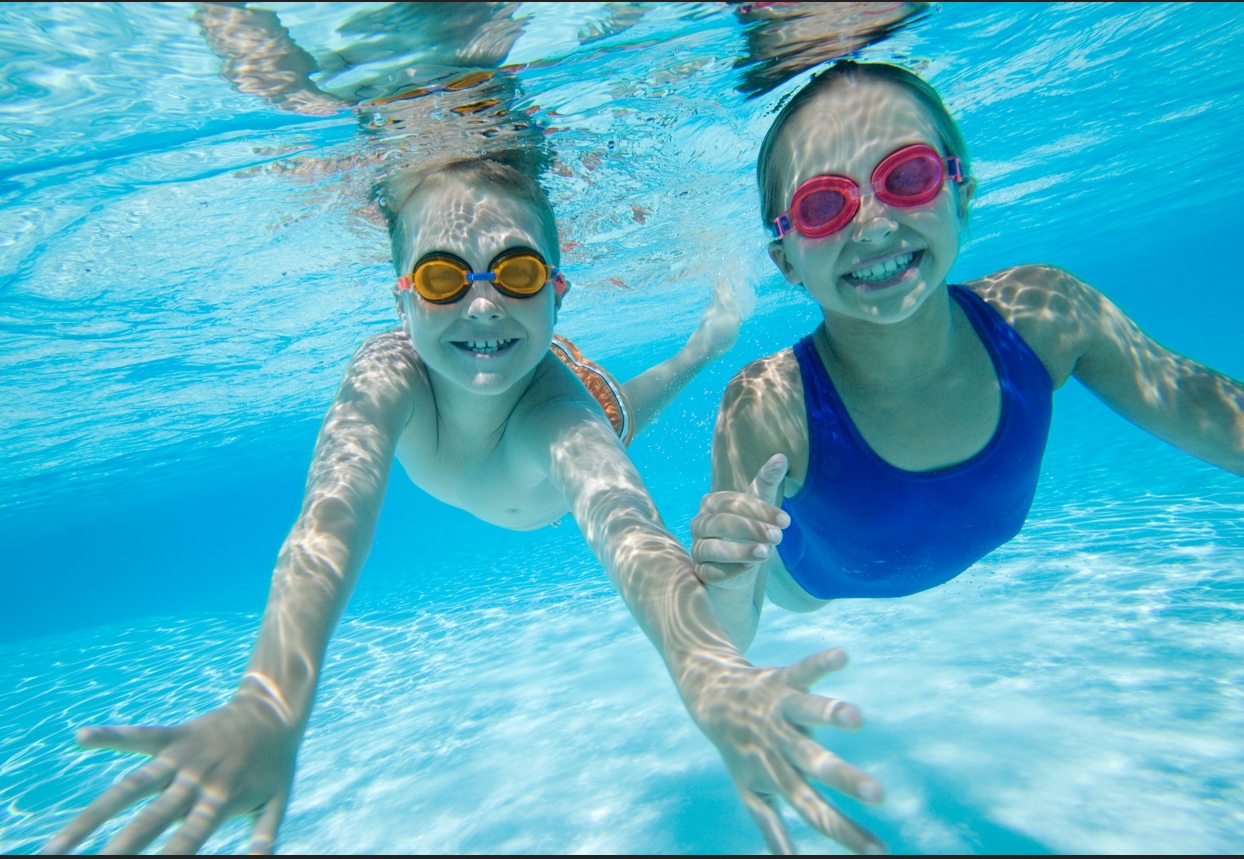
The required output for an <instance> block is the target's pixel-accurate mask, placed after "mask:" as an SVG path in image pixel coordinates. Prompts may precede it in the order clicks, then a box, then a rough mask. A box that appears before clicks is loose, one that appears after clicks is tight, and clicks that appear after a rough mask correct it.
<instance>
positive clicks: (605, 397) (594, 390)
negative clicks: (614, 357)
mask: <svg viewBox="0 0 1244 859" xmlns="http://www.w3.org/2000/svg"><path fill="white" fill-rule="evenodd" d="M549 348H550V349H552V350H553V354H554V355H556V356H557V357H558V359H559V360H560V361H561V362H562V363H563V364H565V365H566V366H567V367H569V368H570V371H571V372H572V373H574V374H575V375H576V376H578V377H579V381H581V382H583V386H584V387H585V388H587V391H588V393H589V394H591V395H592V397H593V398H595V400H596V402H598V403H600V407H601V408H602V409H604V410H605V417H607V418H609V423H610V424H612V425H613V429H614V432H616V433H617V434H618V438H620V439H622V444H623V445H626V446H628V447H629V446H630V443H631V439H632V438H634V436H635V420H634V418H633V417H632V415H633V412H632V410H631V404H630V401H629V400H627V399H626V394H624V393H623V392H622V386H621V385H620V384H618V380H617V379H615V378H614V377H613V376H612V375H610V373H609V371H608V370H606V369H605V368H604V367H602V366H600V365H599V364H597V363H596V362H595V361H589V360H588V359H587V358H584V357H583V353H582V352H580V351H579V347H577V346H575V345H574V344H573V343H571V342H570V341H569V340H567V339H566V338H565V337H562V336H560V335H558V334H554V335H553V342H552V343H551V344H549Z"/></svg>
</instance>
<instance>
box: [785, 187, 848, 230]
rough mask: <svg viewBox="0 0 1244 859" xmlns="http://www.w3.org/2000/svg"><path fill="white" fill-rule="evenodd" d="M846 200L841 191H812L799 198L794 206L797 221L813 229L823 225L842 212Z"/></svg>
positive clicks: (845, 205)
mask: <svg viewBox="0 0 1244 859" xmlns="http://www.w3.org/2000/svg"><path fill="white" fill-rule="evenodd" d="M847 202H848V201H847V197H846V195H845V194H843V193H842V192H841V191H813V192H812V193H811V194H808V195H806V196H805V197H803V198H801V199H800V200H799V204H798V206H796V207H795V217H796V219H797V223H800V224H806V225H807V226H809V227H811V228H813V229H817V228H820V227H824V226H825V225H827V224H830V223H832V222H833V221H834V219H835V218H837V217H838V216H839V215H841V214H842V211H843V209H845V208H846V207H847Z"/></svg>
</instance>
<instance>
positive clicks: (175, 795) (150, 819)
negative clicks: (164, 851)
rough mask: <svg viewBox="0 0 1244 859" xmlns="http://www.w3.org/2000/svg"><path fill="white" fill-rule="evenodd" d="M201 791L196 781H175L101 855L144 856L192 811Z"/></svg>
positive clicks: (118, 834) (106, 846)
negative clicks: (145, 850)
mask: <svg viewBox="0 0 1244 859" xmlns="http://www.w3.org/2000/svg"><path fill="white" fill-rule="evenodd" d="M198 792H199V791H198V784H197V783H195V782H194V781H193V780H191V779H189V778H185V777H181V776H179V777H178V778H176V779H174V781H173V783H172V784H171V785H169V786H168V787H167V788H166V789H165V791H164V793H162V794H160V795H159V796H158V797H156V798H155V799H154V800H152V802H151V804H150V805H148V806H147V807H146V808H144V809H143V810H142V811H140V812H139V813H138V816H137V817H135V818H134V819H133V820H131V821H130V822H129V823H128V824H127V825H126V827H125V828H124V829H122V830H121V831H120V832H118V833H117V835H116V836H115V837H114V838H113V839H112V840H111V841H109V842H108V843H107V844H106V845H104V849H103V850H101V851H100V852H101V853H108V854H113V855H117V854H121V855H133V854H136V853H141V852H142V850H143V848H145V847H146V846H147V845H148V844H150V843H151V842H152V841H155V840H156V839H157V838H159V837H160V833H162V832H163V831H164V830H166V829H168V827H169V824H171V823H172V822H173V821H175V820H180V819H181V818H182V817H183V816H184V815H185V814H186V812H187V811H189V810H190V809H191V807H192V806H193V805H194V802H195V800H196V799H197V798H198Z"/></svg>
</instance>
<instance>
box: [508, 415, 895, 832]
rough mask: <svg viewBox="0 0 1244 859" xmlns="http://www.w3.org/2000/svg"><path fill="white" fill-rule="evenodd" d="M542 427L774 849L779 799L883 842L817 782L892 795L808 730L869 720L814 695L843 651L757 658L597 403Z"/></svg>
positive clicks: (563, 476) (817, 821) (554, 471)
mask: <svg viewBox="0 0 1244 859" xmlns="http://www.w3.org/2000/svg"><path fill="white" fill-rule="evenodd" d="M530 425H531V426H532V427H533V431H532V436H534V438H533V439H532V441H531V447H530V448H529V449H530V452H531V456H532V457H533V458H537V457H544V459H543V461H542V462H540V467H542V468H547V471H546V472H545V473H547V474H548V475H549V478H550V479H551V480H552V481H553V482H554V484H555V485H557V486H558V487H559V489H560V490H561V491H562V493H563V494H564V496H565V498H566V500H567V502H568V504H569V506H570V510H571V512H572V514H573V515H574V517H575V520H576V521H577V522H578V524H579V527H580V528H581V529H582V531H583V534H584V536H585V537H586V538H587V541H588V544H589V545H590V546H591V547H592V550H593V551H594V552H595V554H596V557H597V558H599V559H600V561H601V563H602V564H603V565H604V567H605V570H606V571H607V573H608V575H609V578H610V580H611V581H612V582H613V583H614V585H615V586H616V587H617V589H618V592H619V593H620V594H621V595H622V598H623V599H624V600H625V601H626V604H627V606H628V607H629V608H630V610H631V613H632V614H633V615H634V616H635V619H636V620H637V621H638V622H639V625H640V627H641V628H642V629H643V630H644V632H645V633H646V634H647V636H648V638H649V639H650V640H651V641H652V642H653V644H654V645H656V647H657V650H658V651H659V652H660V653H661V655H662V657H663V658H664V659H665V662H666V665H667V666H668V668H669V671H670V674H671V675H672V676H673V679H674V683H675V685H676V686H677V688H678V691H679V693H680V694H681V695H682V699H683V701H684V703H685V704H686V706H687V709H688V711H689V712H690V714H691V717H692V718H693V719H694V720H695V722H696V724H697V725H698V726H699V727H700V729H701V730H703V731H704V733H705V734H706V735H707V736H708V737H709V739H710V740H712V741H713V743H714V744H715V745H716V746H717V748H718V750H719V751H720V752H721V754H722V757H723V758H724V759H725V763H726V767H727V769H728V770H729V772H730V775H731V777H732V778H733V780H734V783H735V785H736V787H737V788H738V790H739V793H740V795H741V797H742V799H743V803H744V805H745V806H746V807H747V809H748V811H749V812H750V813H751V814H752V816H753V818H754V819H755V820H756V822H757V824H758V825H759V826H760V828H761V831H762V832H763V833H764V836H765V839H766V841H767V842H768V845H769V847H770V849H772V850H773V851H774V852H779V851H789V850H790V846H791V845H790V841H789V839H788V837H787V835H786V832H785V828H784V826H783V824H782V821H781V816H780V814H779V812H778V810H777V808H776V802H775V801H776V798H777V797H779V796H784V797H785V798H786V799H787V800H788V801H789V802H790V803H791V805H793V806H794V808H795V809H796V810H797V811H798V812H799V814H800V815H801V816H802V817H803V818H804V819H805V820H807V821H808V823H809V824H810V825H811V826H813V827H814V828H816V829H817V830H818V831H820V832H822V833H824V834H825V835H827V836H828V837H830V838H833V839H835V840H836V841H838V842H840V843H842V844H844V845H845V846H847V847H849V848H851V849H852V850H857V851H875V850H879V849H882V845H881V843H880V842H879V841H878V840H877V839H876V838H875V837H874V836H872V835H871V834H869V833H868V832H866V831H865V830H863V829H861V828H860V827H858V826H856V825H855V824H854V823H852V822H851V821H849V820H847V819H846V818H845V817H844V816H843V815H841V814H840V813H839V812H838V811H836V810H835V809H834V808H833V807H832V806H830V805H829V804H828V803H827V802H825V800H824V799H822V798H821V796H820V795H819V794H818V793H817V792H816V791H815V790H814V789H813V788H812V787H811V786H810V784H809V780H811V781H817V782H820V783H822V784H825V785H828V786H830V787H832V788H834V789H836V790H838V791H841V792H842V793H844V794H847V795H848V796H852V797H855V798H857V799H860V800H863V801H864V802H878V801H880V799H881V786H880V784H878V783H877V781H876V780H875V779H873V778H872V777H871V776H869V775H868V774H866V773H864V772H863V771H861V770H859V769H856V768H855V767H853V766H851V765H850V764H848V763H846V762H845V761H842V760H841V759H839V758H837V757H836V756H834V755H833V754H831V753H830V752H828V751H826V750H825V749H824V748H822V747H821V746H820V745H818V744H817V743H816V742H814V741H813V740H812V739H811V738H810V737H809V735H808V729H809V728H811V727H813V726H818V725H830V726H834V727H839V728H845V729H847V730H854V729H856V728H858V727H859V726H860V723H861V719H860V715H859V711H858V710H856V708H855V707H854V706H852V705H850V704H847V703H845V702H841V701H835V700H833V699H829V698H823V697H820V696H818V695H812V694H808V693H807V689H808V688H809V687H810V686H811V685H812V684H813V683H815V682H816V681H817V680H818V679H820V678H821V677H822V676H823V675H824V674H826V673H827V672H829V671H833V670H836V669H838V668H840V667H842V665H844V664H845V661H846V659H845V657H844V656H843V654H842V651H841V650H829V651H825V652H822V653H819V654H816V655H815V656H812V657H810V658H808V659H805V660H804V661H802V662H800V663H798V664H796V665H794V666H792V667H790V668H786V669H778V668H757V667H755V666H753V665H751V664H750V663H748V662H747V660H746V659H744V658H743V655H742V654H741V653H740V652H739V650H738V648H736V647H735V646H734V644H733V643H732V642H731V640H730V637H729V635H728V634H727V633H726V630H725V629H724V628H723V626H722V624H721V621H720V620H719V619H718V617H717V613H716V611H715V609H714V608H713V604H712V602H711V601H710V599H709V597H708V593H707V592H706V591H705V589H704V586H703V585H702V584H701V583H700V581H699V579H697V578H696V575H695V568H694V564H693V563H692V561H691V558H690V557H689V556H688V555H687V553H686V551H685V550H684V549H683V547H682V545H681V544H680V543H679V542H678V541H677V540H676V539H675V538H674V537H673V535H671V534H670V533H669V532H668V531H667V530H666V529H665V527H664V526H663V525H662V523H661V519H660V516H659V515H658V513H657V510H656V508H655V506H654V505H653V503H652V499H651V497H650V496H649V495H648V491H647V489H646V488H645V487H644V485H643V482H642V480H641V479H640V476H639V473H638V472H637V471H636V470H635V467H634V465H632V464H631V461H630V459H629V458H628V457H627V456H626V452H625V451H624V450H623V449H622V446H621V444H620V443H619V441H618V438H617V436H616V435H615V434H614V432H613V430H612V429H611V428H610V427H609V426H608V424H606V423H605V422H604V420H603V419H602V418H601V417H600V416H599V415H597V414H595V413H593V412H592V411H590V410H589V409H588V407H587V406H586V405H583V404H580V403H573V402H567V401H559V402H555V403H550V404H546V405H545V406H544V407H541V408H540V409H539V410H538V414H535V415H534V416H533V419H532V420H531V422H530ZM541 434H545V436H544V438H543V439H541V438H539V436H540V435H541ZM541 450H542V451H543V453H541Z"/></svg>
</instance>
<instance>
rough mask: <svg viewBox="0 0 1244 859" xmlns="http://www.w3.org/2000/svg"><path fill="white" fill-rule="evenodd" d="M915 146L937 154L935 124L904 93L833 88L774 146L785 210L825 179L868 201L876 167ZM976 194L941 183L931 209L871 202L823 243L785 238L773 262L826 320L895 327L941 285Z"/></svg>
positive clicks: (878, 86)
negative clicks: (806, 186)
mask: <svg viewBox="0 0 1244 859" xmlns="http://www.w3.org/2000/svg"><path fill="white" fill-rule="evenodd" d="M913 143H924V144H928V145H929V146H932V147H933V148H934V149H936V150H938V151H939V152H941V151H942V146H941V143H940V141H939V137H938V133H937V126H936V125H935V124H934V122H933V119H932V118H931V117H930V116H929V114H928V111H927V110H926V109H925V107H924V106H923V105H922V104H921V103H920V102H919V101H917V100H916V99H915V98H914V97H913V96H912V95H910V94H909V93H907V92H906V91H905V90H903V89H901V88H899V87H897V86H893V85H890V84H886V83H881V82H866V83H857V84H842V85H839V86H836V87H834V88H832V89H830V90H829V91H828V92H826V93H823V94H822V95H821V96H820V97H819V98H818V99H817V100H815V101H813V102H812V103H810V104H808V105H806V106H805V107H804V109H803V110H801V111H800V112H799V113H798V114H796V116H795V117H794V118H793V119H792V120H791V121H790V122H789V123H788V124H787V126H786V128H785V130H784V131H783V134H782V137H781V139H780V140H779V141H778V142H777V145H776V146H775V148H774V151H773V154H772V158H773V163H774V165H775V166H776V167H777V169H778V171H779V172H778V176H779V180H780V182H781V187H782V188H783V189H784V196H783V198H782V199H783V209H785V208H786V207H787V206H789V204H790V201H791V198H792V197H793V196H794V194H795V190H796V189H797V188H798V187H799V186H800V185H801V184H802V183H803V182H805V181H807V180H808V179H810V178H812V177H813V176H820V175H823V174H827V173H829V174H834V175H839V176H849V177H850V178H851V179H853V180H854V181H855V182H856V184H857V185H859V187H860V189H861V193H868V191H869V183H870V182H871V180H872V173H873V170H874V169H875V168H876V167H877V165H878V164H879V163H881V161H882V159H884V158H885V157H886V156H887V155H889V154H890V153H891V152H893V151H894V150H896V149H899V148H901V147H903V146H908V145H910V144H913ZM943 154H945V153H943ZM973 187H974V184H973V183H972V180H970V179H969V180H968V181H967V182H965V183H964V184H962V185H959V184H957V183H955V182H954V181H952V180H950V179H947V180H946V182H945V184H944V185H943V186H942V189H941V190H940V191H939V192H938V195H937V197H936V198H934V200H933V201H932V202H930V203H927V204H925V205H923V206H919V207H917V208H914V209H902V208H898V207H896V206H888V205H886V204H885V203H882V202H881V201H879V200H878V199H877V198H876V197H874V196H871V195H870V196H867V197H865V198H864V199H863V200H861V201H860V208H859V211H858V212H857V213H856V215H855V218H854V219H853V220H852V221H851V222H850V223H849V224H847V226H846V227H844V228H843V229H842V230H840V231H839V232H837V233H834V234H832V235H829V236H826V237H824V238H820V239H809V238H805V237H804V236H803V235H801V234H800V233H799V232H798V231H795V232H791V233H789V234H788V235H786V236H785V237H784V238H783V239H781V240H779V241H774V242H771V243H770V245H769V255H770V256H771V257H772V258H773V261H774V262H775V263H777V266H778V268H780V269H781V270H782V274H783V275H785V276H786V279H787V280H788V281H790V282H791V283H802V284H803V285H804V287H805V288H806V289H807V290H808V293H809V294H810V295H811V296H812V297H813V298H814V299H815V300H816V302H817V304H819V305H821V308H822V309H823V310H824V311H825V313H826V314H827V315H828V314H831V313H834V314H839V315H842V316H847V317H852V318H855V319H865V320H869V321H872V322H879V323H883V324H890V323H895V322H900V321H902V320H904V319H907V318H908V317H910V316H911V315H912V314H913V313H915V312H916V311H917V310H918V309H919V308H920V306H921V305H922V304H923V303H924V302H925V300H926V299H927V298H928V297H929V296H930V295H931V294H933V292H934V291H936V290H937V289H938V287H940V286H942V284H944V283H945V281H946V274H947V273H948V272H949V271H950V267H951V265H952V264H953V263H954V261H955V256H956V255H957V254H958V252H959V232H960V230H961V229H962V224H963V217H964V216H965V215H966V214H967V204H968V199H969V198H970V197H971V195H972V190H973ZM876 266H881V268H880V269H878V268H875V267H876Z"/></svg>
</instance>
